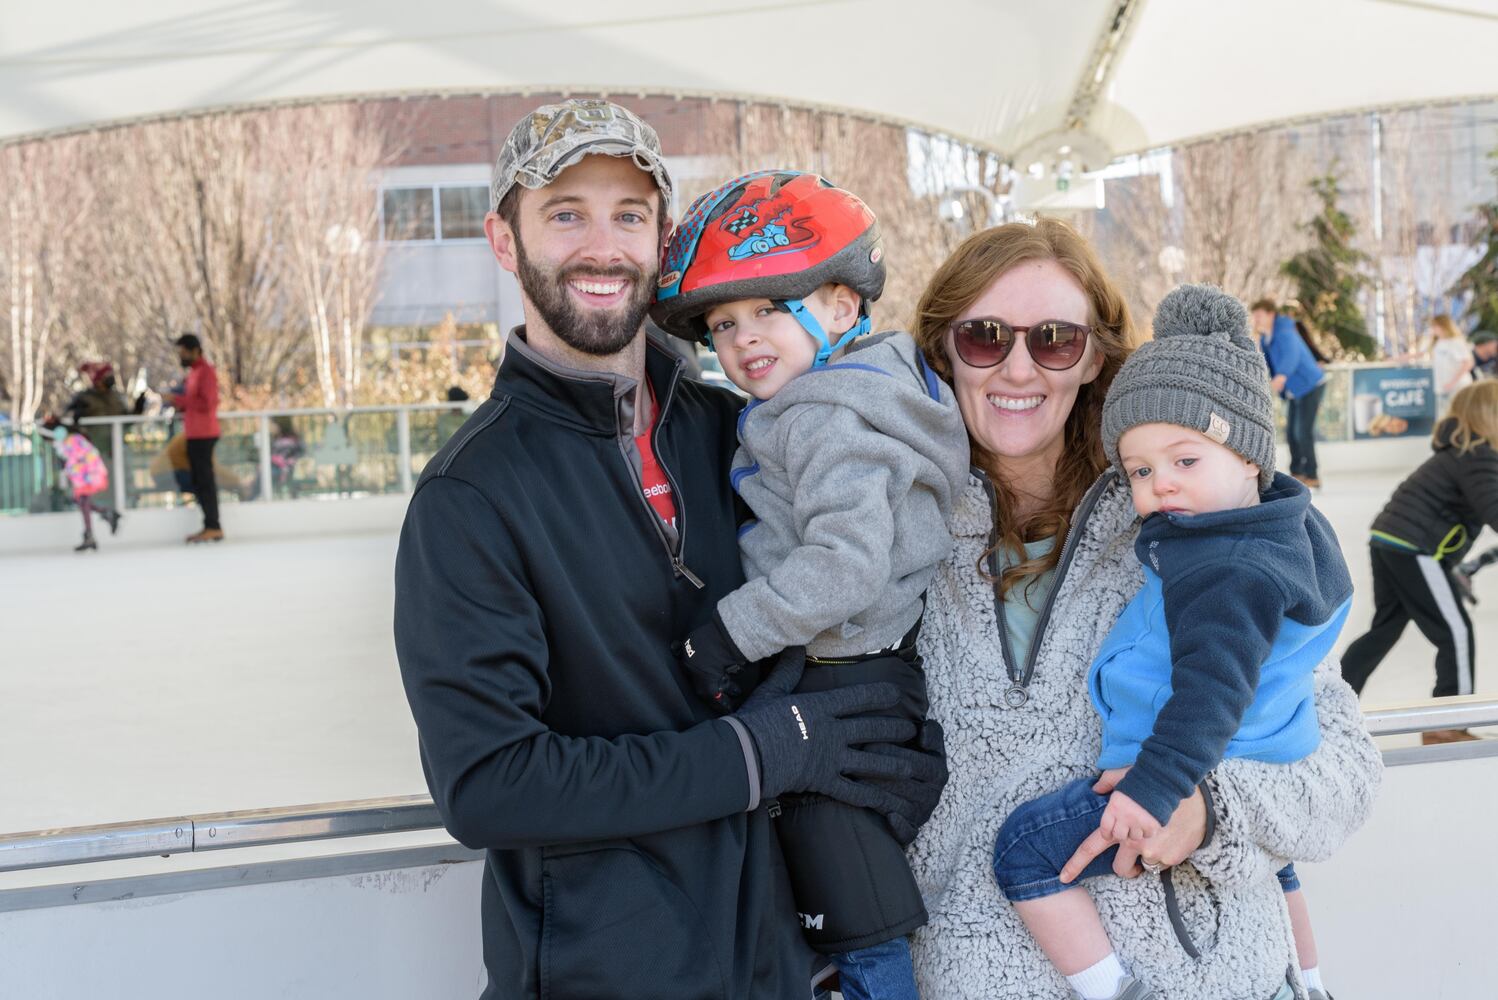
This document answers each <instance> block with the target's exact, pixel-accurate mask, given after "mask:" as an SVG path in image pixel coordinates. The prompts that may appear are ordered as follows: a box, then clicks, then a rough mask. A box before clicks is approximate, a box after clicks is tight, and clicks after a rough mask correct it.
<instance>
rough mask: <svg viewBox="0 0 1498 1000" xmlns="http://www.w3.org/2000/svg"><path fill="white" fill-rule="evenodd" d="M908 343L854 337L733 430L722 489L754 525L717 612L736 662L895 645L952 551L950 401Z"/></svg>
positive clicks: (960, 466) (955, 430)
mask: <svg viewBox="0 0 1498 1000" xmlns="http://www.w3.org/2000/svg"><path fill="white" fill-rule="evenodd" d="M919 353H920V352H919V351H918V350H917V349H916V346H915V342H914V341H913V340H912V339H911V338H910V336H909V334H904V333H888V334H881V335H878V336H874V337H862V338H859V339H858V340H856V341H854V342H853V344H852V345H850V346H849V347H848V348H847V349H845V350H844V351H842V352H840V353H839V354H838V355H836V356H835V357H834V358H833V360H832V362H831V363H829V364H826V365H823V366H821V367H818V368H813V369H812V370H810V371H808V372H805V373H803V374H802V375H799V376H797V377H796V378H794V379H792V380H791V381H790V382H788V383H786V385H785V386H784V387H783V388H782V389H781V390H780V391H779V392H777V393H776V394H775V395H774V396H772V397H771V398H769V399H767V400H762V401H756V402H754V403H751V404H750V405H749V406H748V407H747V408H746V409H745V410H744V412H743V413H742V414H741V415H740V417H739V444H740V448H739V451H738V454H737V455H736V456H735V457H734V462H733V484H734V488H735V489H737V490H738V492H739V495H740V496H741V497H743V499H744V501H745V502H746V503H747V504H748V505H749V507H750V509H751V510H752V511H753V512H754V515H755V517H756V518H757V521H755V522H753V523H752V524H751V525H749V526H746V528H745V529H744V531H743V532H742V533H741V535H740V538H739V551H740V553H741V555H742V556H743V561H744V575H745V577H747V578H748V581H749V582H748V583H746V584H744V585H743V586H742V587H740V588H739V589H737V590H735V591H734V592H733V593H731V594H729V595H728V596H727V597H725V598H723V599H722V600H721V601H719V602H718V614H719V616H720V617H721V618H722V620H723V625H724V627H725V628H726V629H727V630H728V634H729V636H730V637H731V638H732V639H733V642H734V644H735V645H736V646H738V648H739V651H740V652H741V653H743V654H744V656H745V657H746V658H748V659H750V660H758V659H763V658H764V657H767V656H771V655H773V654H775V653H778V652H780V651H781V650H782V649H784V648H786V647H787V646H801V645H804V646H806V647H807V652H808V653H810V654H811V655H813V656H821V657H841V656H854V655H857V654H860V653H868V652H873V651H875V650H879V649H885V648H888V647H890V646H893V645H895V644H896V643H898V642H899V641H900V639H901V638H902V637H903V636H904V635H905V633H907V632H908V631H910V629H911V628H912V627H913V626H914V625H915V623H916V622H917V621H918V620H919V619H920V617H921V595H922V594H923V593H924V592H925V590H926V587H927V585H928V584H929V583H930V582H931V575H932V573H933V572H934V571H935V569H936V566H937V565H938V564H939V563H941V562H942V560H944V559H946V557H947V555H948V553H950V552H951V551H952V535H951V532H950V530H949V524H950V522H951V517H952V506H953V503H954V502H955V500H956V497H957V496H958V494H960V493H961V491H962V489H963V486H964V484H965V483H966V482H967V477H968V443H967V432H966V430H964V428H963V423H962V416H961V414H960V413H958V411H957V403H956V400H955V399H954V398H953V396H952V390H951V389H950V388H949V387H948V386H947V385H946V384H945V383H943V382H942V381H941V380H940V379H938V378H937V377H936V376H935V375H934V374H933V373H932V372H931V370H930V369H929V368H927V367H926V365H925V363H924V361H922V360H920V357H919Z"/></svg>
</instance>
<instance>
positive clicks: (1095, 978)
mask: <svg viewBox="0 0 1498 1000" xmlns="http://www.w3.org/2000/svg"><path fill="white" fill-rule="evenodd" d="M1128 974H1129V970H1128V969H1125V968H1124V967H1123V966H1122V965H1121V964H1119V961H1118V956H1117V955H1115V954H1114V953H1113V952H1111V951H1110V952H1109V953H1108V957H1107V958H1105V959H1103V960H1102V961H1101V962H1099V963H1098V964H1096V965H1093V966H1090V967H1088V968H1086V969H1083V970H1082V971H1081V972H1079V973H1077V974H1076V975H1075V976H1067V977H1066V981H1067V982H1068V983H1070V984H1071V988H1072V989H1074V990H1076V991H1077V992H1078V993H1080V994H1081V995H1082V1000H1113V996H1114V994H1116V993H1117V992H1118V984H1119V983H1121V982H1123V978H1124V977H1125V976H1127V975H1128Z"/></svg>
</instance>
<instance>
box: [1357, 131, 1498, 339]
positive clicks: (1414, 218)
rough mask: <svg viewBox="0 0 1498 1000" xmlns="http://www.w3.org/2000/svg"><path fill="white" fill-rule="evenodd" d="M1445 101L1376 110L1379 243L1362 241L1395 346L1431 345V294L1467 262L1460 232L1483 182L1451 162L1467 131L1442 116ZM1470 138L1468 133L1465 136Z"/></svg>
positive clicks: (1440, 291)
mask: <svg viewBox="0 0 1498 1000" xmlns="http://www.w3.org/2000/svg"><path fill="white" fill-rule="evenodd" d="M1449 113H1450V112H1449V109H1444V108H1442V109H1416V110H1413V111H1402V112H1393V113H1387V114H1383V115H1381V116H1380V125H1381V129H1380V131H1381V145H1382V151H1381V157H1380V158H1381V167H1382V183H1381V185H1380V187H1381V189H1382V194H1383V205H1382V210H1383V219H1382V222H1383V243H1382V246H1375V242H1374V240H1373V239H1372V227H1371V225H1370V226H1368V239H1367V241H1366V242H1367V243H1368V246H1369V250H1370V252H1371V253H1372V255H1373V258H1374V261H1375V265H1376V267H1377V271H1378V275H1379V277H1380V278H1381V279H1382V285H1383V292H1384V314H1385V319H1386V322H1387V323H1388V326H1389V329H1388V331H1387V339H1388V340H1389V342H1390V347H1391V349H1392V351H1393V352H1394V353H1396V354H1407V353H1414V352H1419V351H1422V350H1426V349H1428V348H1429V344H1427V343H1425V342H1424V338H1423V333H1424V328H1425V325H1426V323H1425V320H1426V319H1428V316H1427V315H1426V313H1428V312H1431V311H1442V310H1440V309H1435V310H1431V309H1428V308H1427V309H1422V305H1423V304H1424V303H1425V302H1426V301H1427V300H1429V299H1438V298H1440V297H1441V296H1443V295H1446V294H1447V293H1448V292H1449V291H1450V289H1451V288H1452V286H1454V285H1455V284H1456V282H1457V280H1458V279H1460V278H1461V276H1462V273H1463V272H1464V271H1465V270H1466V268H1467V267H1468V266H1469V265H1470V263H1471V255H1470V248H1469V247H1468V245H1467V239H1466V237H1465V234H1464V229H1465V227H1466V224H1467V223H1468V222H1469V221H1470V220H1471V219H1472V218H1473V212H1472V206H1473V205H1474V204H1475V203H1476V202H1478V201H1479V200H1481V198H1482V194H1483V193H1482V190H1481V189H1480V188H1478V187H1474V186H1473V185H1472V184H1471V183H1470V181H1469V179H1468V178H1466V177H1465V176H1464V175H1461V174H1459V173H1458V172H1456V171H1454V170H1453V169H1452V164H1453V162H1455V161H1456V160H1457V159H1458V145H1459V143H1460V142H1461V141H1463V140H1467V137H1466V136H1465V135H1463V134H1460V133H1458V132H1457V131H1456V130H1454V129H1452V128H1451V127H1450V126H1449V123H1448V122H1447V121H1446V120H1445V119H1446V116H1448V115H1449ZM1468 141H1470V140H1468Z"/></svg>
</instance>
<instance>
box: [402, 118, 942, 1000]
mask: <svg viewBox="0 0 1498 1000" xmlns="http://www.w3.org/2000/svg"><path fill="white" fill-rule="evenodd" d="M670 191H671V181H670V177H669V176H668V175H667V173H666V170H665V167H664V165H663V163H662V159H661V153H660V146H659V142H658V140H657V139H656V136H655V133H654V131H653V130H652V129H650V127H649V126H648V125H646V124H645V123H643V122H642V121H640V120H639V119H638V118H636V117H635V116H634V115H632V114H630V113H629V112H628V111H626V110H624V109H623V108H620V107H618V106H616V105H613V104H610V103H608V102H605V101H583V100H570V101H566V102H563V103H561V104H557V105H548V106H545V107H542V108H540V109H538V110H537V111H536V112H534V113H532V114H531V115H529V116H527V117H526V118H525V119H523V120H522V121H521V122H520V123H519V124H518V125H517V126H516V127H515V129H514V131H512V132H511V134H510V137H509V139H508V140H507V142H506V144H505V146H504V149H503V151H502V152H501V153H500V156H499V160H498V162H497V164H496V166H495V179H494V190H493V207H494V211H492V212H491V213H490V214H489V216H488V217H487V218H486V220H485V232H486V234H487V235H488V238H489V241H490V245H491V247H492V248H493V250H494V253H495V256H496V257H497V258H498V260H499V262H500V264H501V266H503V267H504V268H505V269H506V270H510V271H513V272H514V273H515V274H516V275H517V277H518V278H519V281H520V287H521V291H522V305H523V307H524V313H525V319H526V324H525V326H523V327H520V328H517V329H516V330H515V331H514V332H513V333H512V334H511V336H510V340H509V344H508V346H507V349H506V352H505V358H504V361H503V363H502V365H501V367H500V371H499V374H498V377H497V379H496V381H495V386H494V391H493V393H492V394H491V396H490V398H489V399H488V400H487V401H485V402H484V404H483V405H482V406H480V407H479V408H478V409H477V410H476V411H475V412H474V414H473V415H472V416H471V417H470V418H469V419H468V421H467V422H466V423H465V424H464V425H463V427H461V428H460V429H459V430H458V431H457V433H456V434H454V435H453V437H452V439H451V440H450V441H449V442H448V443H447V444H446V445H445V446H444V447H443V448H442V450H441V451H439V452H438V453H437V455H436V456H434V457H433V459H432V461H431V462H430V463H429V464H428V466H427V468H426V470H425V471H424V472H423V473H422V476H421V479H420V481H419V483H418V484H417V488H416V492H415V494H414V495H413V497H412V499H411V505H410V508H409V510H408V511H407V514H406V522H405V525H404V527H403V529H402V532H401V542H400V550H399V554H398V556H397V561H396V598H395V639H396V651H397V655H398V658H399V661H400V668H401V675H402V680H403V682H404V684H405V688H406V695H407V698H408V700H409V702H410V705H411V709H412V714H413V715H414V717H415V720H416V726H417V731H418V734H419V737H420V748H421V756H422V764H423V767H424V769H425V773H426V777H427V783H428V786H429V787H430V789H431V792H432V796H433V798H434V800H435V801H436V803H437V807H438V809H439V811H440V812H441V814H442V817H443V821H444V823H445V825H446V826H447V829H448V830H449V831H450V832H451V833H452V834H453V836H454V837H456V838H457V839H458V840H459V841H461V842H462V843H464V844H467V845H469V846H472V847H480V848H484V849H486V850H487V852H488V856H487V870H486V876H485V879H484V884H483V924H484V935H483V937H484V961H485V965H486V967H487V970H488V986H487V987H486V989H485V990H484V992H483V994H482V997H483V1000H500V998H519V997H525V998H530V997H538V998H539V997H547V998H552V1000H584V998H586V1000H611V998H612V1000H626V998H628V1000H635V998H641V997H652V998H681V1000H708V998H715V1000H716V998H723V1000H748V998H751V997H752V998H755V1000H758V998H787V1000H789V998H796V1000H805V998H806V997H807V996H808V995H810V994H811V992H812V981H813V977H814V975H815V973H816V972H817V971H818V969H819V967H820V966H821V965H824V964H825V963H824V962H821V961H820V960H819V959H818V957H817V956H815V955H814V954H813V953H812V952H811V950H810V949H809V948H807V946H806V945H805V944H804V943H803V941H802V938H801V931H800V928H799V926H798V923H797V920H796V911H795V907H794V904H793V902H792V899H791V893H790V887H789V885H788V881H787V876H786V871H785V863H784V861H783V859H782V857H781V855H780V849H779V846H778V845H777V843H776V840H775V837H774V835H773V833H772V832H771V828H770V821H769V818H768V816H767V812H766V809H765V808H764V807H763V805H762V804H761V803H762V802H763V801H768V800H769V799H771V798H773V797H774V796H776V795H780V794H782V793H785V792H792V791H797V792H820V793H822V794H825V795H829V796H832V797H834V798H837V799H839V800H841V801H846V802H849V803H850V804H853V805H857V806H861V807H864V808H870V809H874V810H877V811H879V812H882V813H884V814H885V815H887V816H894V817H898V819H899V822H902V823H911V824H914V825H919V823H920V822H921V821H923V820H924V818H925V815H926V814H928V813H929V811H930V809H931V808H933V807H934V805H935V790H936V789H939V787H940V782H941V779H942V777H943V775H944V764H943V762H942V760H941V758H940V756H939V755H936V754H928V753H923V752H920V751H917V750H914V749H907V748H904V747H899V746H887V745H882V746H879V747H877V749H875V750H866V749H864V747H865V746H868V745H870V744H891V743H894V744H898V743H901V742H904V741H908V740H910V739H912V738H913V737H914V736H915V733H916V729H915V726H914V724H912V723H910V722H908V721H906V720H903V719H895V718H888V717H883V716H882V715H881V713H883V712H885V711H887V710H888V709H890V708H891V707H892V706H893V705H894V704H895V702H896V701H897V699H898V697H899V692H898V691H897V690H896V689H894V687H893V686H891V685H885V684H870V685H863V686H861V687H856V688H845V689H840V690H836V691H827V692H822V693H817V694H809V695H797V696H795V697H794V698H792V697H790V696H789V694H788V692H789V691H790V689H791V688H792V686H794V684H795V680H796V678H797V677H799V675H800V669H801V662H800V660H801V656H802V654H800V653H799V651H795V650H792V651H790V652H788V653H787V654H786V655H785V656H783V657H782V662H780V663H779V664H778V665H777V666H776V667H775V669H774V672H773V673H772V674H771V676H770V677H769V678H768V679H767V680H766V681H765V683H764V684H763V685H761V686H760V688H759V689H758V690H757V691H755V692H754V693H753V694H752V695H751V696H750V697H749V698H748V700H747V701H746V702H745V703H744V705H743V706H742V707H741V708H740V709H739V710H738V711H737V712H735V713H733V714H731V715H727V716H723V717H721V718H720V717H717V716H715V714H714V713H713V712H712V711H711V710H710V709H708V708H707V707H706V706H705V705H703V704H701V703H700V702H699V700H698V699H697V698H696V697H695V696H694V695H693V692H692V690H691V686H690V684H689V683H688V682H687V680H686V679H685V678H684V677H683V676H682V674H681V672H680V671H679V670H678V669H677V667H676V664H675V661H674V658H673V657H672V655H671V652H670V644H671V642H672V640H673V639H675V638H677V637H678V636H679V635H681V634H683V633H685V632H687V631H690V630H691V629H692V628H694V627H696V626H697V625H699V624H700V623H701V622H703V621H705V620H707V618H708V616H709V615H710V614H711V613H712V609H713V607H714V605H715V604H716V602H717V601H718V600H719V599H720V598H721V597H722V596H723V595H725V594H727V593H728V592H729V591H731V590H733V589H734V588H735V587H737V586H738V585H739V584H740V583H742V582H743V574H742V571H741V569H740V566H739V558H738V546H737V541H736V537H735V535H736V529H737V521H738V516H739V511H738V509H737V507H736V505H735V501H734V495H733V492H732V488H731V487H730V485H729V476H728V472H729V464H730V460H731V458H732V456H733V452H734V447H735V441H734V422H735V419H736V417H737V414H738V410H739V403H738V401H737V400H736V399H735V397H733V396H732V395H731V394H729V393H727V392H725V391H722V390H718V389H713V388H709V387H707V386H704V385H702V384H700V383H696V382H692V381H689V380H685V379H683V378H682V377H681V367H682V364H681V361H680V359H679V358H677V357H675V356H674V355H672V354H671V353H670V352H668V351H666V350H665V349H663V348H661V347H660V346H659V345H656V344H653V343H650V342H648V341H647V337H646V335H645V332H644V328H643V320H644V317H645V312H646V309H647V307H648V306H649V304H650V302H651V301H652V299H653V298H654V293H655V287H656V276H657V271H658V264H657V261H658V256H659V249H660V239H661V235H662V233H663V232H664V231H665V230H666V229H667V228H668V227H669V220H668V219H667V218H666V216H665V207H666V206H667V205H669V203H670ZM867 779H873V780H867Z"/></svg>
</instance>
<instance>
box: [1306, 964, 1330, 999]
mask: <svg viewBox="0 0 1498 1000" xmlns="http://www.w3.org/2000/svg"><path fill="white" fill-rule="evenodd" d="M1300 978H1301V981H1302V982H1304V983H1305V984H1306V989H1308V990H1320V991H1321V992H1323V993H1325V992H1326V987H1325V986H1322V985H1321V966H1319V965H1317V966H1313V967H1312V968H1309V969H1301V970H1300Z"/></svg>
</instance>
